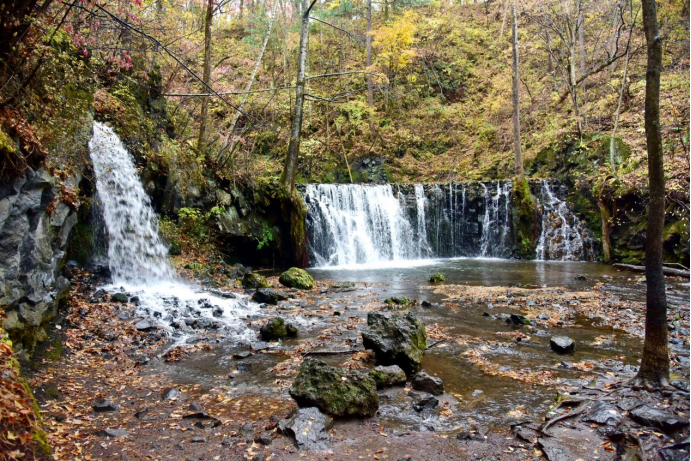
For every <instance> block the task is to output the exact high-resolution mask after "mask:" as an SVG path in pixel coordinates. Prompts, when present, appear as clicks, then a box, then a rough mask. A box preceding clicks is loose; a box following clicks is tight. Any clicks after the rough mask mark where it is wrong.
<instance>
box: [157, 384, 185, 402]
mask: <svg viewBox="0 0 691 461" xmlns="http://www.w3.org/2000/svg"><path fill="white" fill-rule="evenodd" d="M181 398H182V394H181V393H180V391H179V390H177V389H175V388H172V387H171V388H167V389H163V392H161V400H173V399H181Z"/></svg>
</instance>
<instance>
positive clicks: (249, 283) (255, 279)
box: [242, 272, 269, 288]
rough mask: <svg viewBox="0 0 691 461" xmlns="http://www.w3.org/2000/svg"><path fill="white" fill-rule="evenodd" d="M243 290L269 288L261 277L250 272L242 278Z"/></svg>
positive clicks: (267, 283) (264, 278)
mask: <svg viewBox="0 0 691 461" xmlns="http://www.w3.org/2000/svg"><path fill="white" fill-rule="evenodd" d="M242 286H243V288H269V282H267V281H266V277H264V276H263V275H259V274H255V273H254V272H250V273H248V274H245V275H244V276H243V277H242Z"/></svg>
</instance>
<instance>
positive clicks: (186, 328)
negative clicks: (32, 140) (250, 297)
mask: <svg viewBox="0 0 691 461" xmlns="http://www.w3.org/2000/svg"><path fill="white" fill-rule="evenodd" d="M89 151H90V155H91V159H92V161H93V164H94V173H95V174H96V190H97V198H98V205H99V209H100V210H101V211H102V218H103V222H104V225H105V228H106V231H107V234H108V264H109V266H110V270H111V276H112V279H113V285H112V286H110V287H106V289H107V290H108V291H126V292H128V293H129V294H130V295H136V296H137V297H138V298H139V303H138V307H137V314H138V315H141V316H147V317H148V316H151V317H152V318H154V319H155V321H156V323H157V324H158V325H159V326H160V327H161V328H163V329H165V330H166V331H168V332H169V333H170V334H171V336H172V337H173V338H176V339H177V340H178V341H182V340H184V339H185V338H186V337H187V336H188V335H189V334H190V333H192V332H194V329H195V328H222V329H225V330H226V331H227V332H228V333H229V334H228V335H227V337H229V339H234V340H237V341H245V342H250V341H252V340H254V338H255V333H254V332H253V331H252V330H250V329H249V328H247V327H246V326H245V324H244V322H243V321H241V320H240V319H241V318H244V317H246V316H247V315H248V314H255V313H257V312H258V311H259V308H258V307H259V306H258V305H256V304H254V303H249V302H247V300H246V299H244V298H243V297H239V296H237V295H234V294H232V293H228V294H225V296H226V297H221V296H215V295H212V294H210V293H206V292H203V291H201V290H200V289H199V288H197V287H194V286H192V285H189V284H187V283H183V282H182V281H179V280H177V279H176V278H175V276H174V273H173V270H172V268H171V266H170V265H169V263H168V260H167V249H166V247H165V245H164V244H163V242H162V241H161V239H160V237H159V235H158V221H157V219H156V214H155V213H154V211H153V210H152V208H151V204H150V200H149V197H148V196H147V194H146V192H145V191H144V188H143V187H142V184H141V181H140V180H139V177H138V176H137V170H136V168H135V166H134V161H133V159H132V157H131V155H130V154H129V152H128V151H127V149H125V147H124V146H123V145H122V143H121V142H120V139H119V138H118V136H117V135H116V134H115V132H113V130H112V129H111V128H109V127H108V126H106V125H104V124H102V123H98V122H97V123H94V135H93V137H92V139H91V141H90V142H89ZM227 297H233V298H236V299H229V298H227Z"/></svg>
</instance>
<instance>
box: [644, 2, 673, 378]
mask: <svg viewBox="0 0 691 461" xmlns="http://www.w3.org/2000/svg"><path fill="white" fill-rule="evenodd" d="M641 3H642V6H643V27H644V29H645V39H646V43H647V45H648V66H647V71H646V75H645V138H646V144H647V147H648V187H649V189H650V204H649V205H648V229H647V235H646V248H645V278H646V282H647V290H646V314H645V342H644V343H643V359H642V360H641V368H640V369H639V370H638V375H637V376H636V380H637V381H638V382H639V383H641V384H643V385H645V386H650V387H662V386H665V385H667V384H668V383H669V345H668V342H667V300H666V298H665V278H664V275H663V272H662V231H663V228H664V224H665V176H664V165H663V157H662V136H661V133H660V70H661V67H662V37H660V29H659V26H658V22H657V7H656V5H655V0H643V1H642V2H641Z"/></svg>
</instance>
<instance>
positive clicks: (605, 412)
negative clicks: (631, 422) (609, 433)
mask: <svg viewBox="0 0 691 461" xmlns="http://www.w3.org/2000/svg"><path fill="white" fill-rule="evenodd" d="M583 419H584V420H585V421H590V422H593V423H598V424H607V425H608V426H616V425H617V424H619V423H620V422H621V420H622V419H623V416H622V415H621V413H619V411H617V409H616V408H615V407H614V406H613V405H610V404H609V403H607V402H597V403H596V404H595V405H593V407H592V408H591V409H590V410H589V411H588V413H587V414H586V415H585V417H584V418H583Z"/></svg>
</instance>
